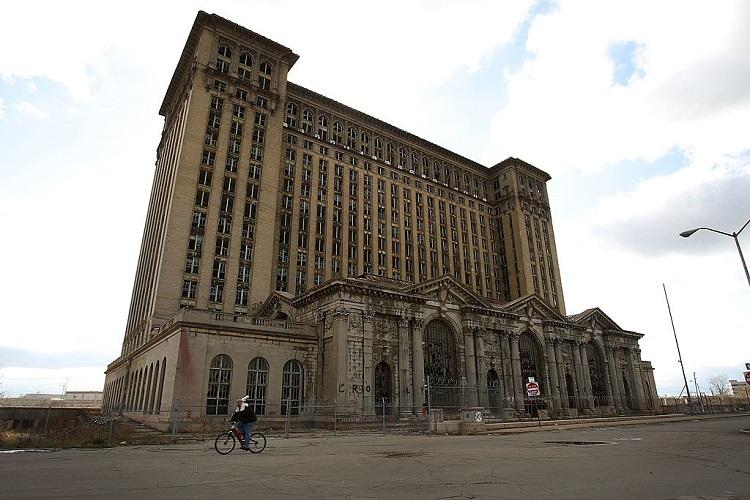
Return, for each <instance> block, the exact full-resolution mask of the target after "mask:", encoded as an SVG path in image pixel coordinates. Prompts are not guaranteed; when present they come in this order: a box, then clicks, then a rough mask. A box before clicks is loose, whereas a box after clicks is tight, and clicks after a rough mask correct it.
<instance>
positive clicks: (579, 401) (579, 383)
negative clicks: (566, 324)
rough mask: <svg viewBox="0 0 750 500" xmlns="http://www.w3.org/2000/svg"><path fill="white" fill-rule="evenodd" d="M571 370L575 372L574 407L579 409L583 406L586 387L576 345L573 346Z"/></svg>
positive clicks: (579, 353) (579, 354) (579, 352)
mask: <svg viewBox="0 0 750 500" xmlns="http://www.w3.org/2000/svg"><path fill="white" fill-rule="evenodd" d="M572 347H573V368H574V369H575V372H576V388H577V389H578V390H577V391H574V393H575V395H576V407H577V408H581V407H582V406H585V405H584V398H585V397H586V386H585V385H584V381H583V367H582V366H581V351H580V350H579V349H578V343H575V344H573V346H572Z"/></svg>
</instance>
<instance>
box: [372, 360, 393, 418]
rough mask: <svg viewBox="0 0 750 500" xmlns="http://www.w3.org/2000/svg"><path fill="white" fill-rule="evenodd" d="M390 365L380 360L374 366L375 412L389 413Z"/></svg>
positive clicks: (379, 413)
mask: <svg viewBox="0 0 750 500" xmlns="http://www.w3.org/2000/svg"><path fill="white" fill-rule="evenodd" d="M390 408H391V367H390V366H388V363H386V362H385V361H381V362H380V363H378V364H377V366H376V367H375V414H376V415H383V414H385V415H390V413H391V411H390Z"/></svg>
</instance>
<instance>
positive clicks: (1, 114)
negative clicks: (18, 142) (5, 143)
mask: <svg viewBox="0 0 750 500" xmlns="http://www.w3.org/2000/svg"><path fill="white" fill-rule="evenodd" d="M5 121H6V118H5V101H3V98H2V97H0V123H4V122H5Z"/></svg>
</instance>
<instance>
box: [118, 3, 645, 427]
mask: <svg viewBox="0 0 750 500" xmlns="http://www.w3.org/2000/svg"><path fill="white" fill-rule="evenodd" d="M298 57H299V56H297V54H295V53H294V52H292V51H291V50H290V49H289V48H287V47H284V46H283V45H280V44H279V43H277V42H274V41H272V40H269V39H268V38H265V37H263V36H261V35H258V34H257V33H254V32H252V31H250V30H248V29H246V28H244V27H242V26H239V25H237V24H235V23H233V22H231V21H228V20H226V19H223V18H221V17H219V16H217V15H209V14H206V13H205V12H200V13H198V16H197V17H196V20H195V23H194V24H193V27H192V29H191V31H190V34H189V36H188V39H187V42H186V44H185V47H184V50H183V52H182V55H181V57H180V59H179V61H178V63H177V68H176V69H175V72H174V75H173V77H172V81H171V83H170V84H169V88H168V89H167V92H166V95H165V97H164V101H163V103H162V105H161V108H160V110H159V113H160V114H161V115H162V116H163V117H164V128H163V131H162V137H161V141H160V143H159V147H158V149H157V161H156V171H155V176H154V182H153V187H152V191H151V200H150V203H149V209H148V214H147V221H146V227H145V229H144V234H143V240H142V246H141V253H140V257H139V262H138V268H137V271H136V276H135V282H134V285H133V294H132V300H131V304H130V313H129V316H128V321H127V325H126V328H125V336H124V339H123V344H122V351H121V354H120V356H118V358H117V359H115V360H114V361H112V363H110V365H109V366H108V367H107V372H106V382H105V387H104V394H105V396H104V405H105V407H106V408H109V409H117V410H119V411H123V412H126V413H128V414H129V415H131V416H132V417H133V418H139V419H141V420H143V421H148V422H150V423H152V424H154V425H161V426H165V425H167V422H168V413H169V411H168V410H169V409H170V408H172V407H173V406H174V405H175V404H176V403H177V401H178V400H179V401H180V405H181V407H182V408H188V406H189V408H190V413H191V415H192V416H193V417H207V418H211V417H216V419H217V420H221V419H223V418H225V416H226V415H227V414H228V413H229V412H231V409H232V404H233V398H234V397H236V396H241V395H245V394H249V395H250V396H251V398H252V401H253V402H254V404H255V406H256V410H257V411H258V413H261V414H267V415H268V414H270V415H274V414H276V415H278V414H280V413H281V414H283V413H285V412H286V411H287V410H288V411H289V412H290V413H292V414H296V413H298V412H300V411H302V410H303V409H304V407H306V406H307V405H310V404H312V403H319V404H331V403H333V401H336V403H337V405H342V406H345V407H346V408H348V409H349V410H348V411H350V412H351V413H352V414H361V415H367V414H372V413H373V412H375V411H377V409H376V407H377V406H378V405H381V406H382V404H383V403H384V402H387V404H388V406H389V407H390V409H389V410H388V411H392V412H398V413H400V414H409V413H411V414H414V413H417V414H418V413H420V411H421V408H422V405H423V404H425V403H426V398H427V394H426V392H425V384H426V383H428V381H429V382H430V383H431V384H432V392H431V394H430V397H431V398H432V399H431V404H432V405H436V406H443V407H445V408H449V409H452V410H456V409H457V408H458V407H459V406H461V405H472V406H476V405H481V406H483V407H485V408H487V409H488V411H490V412H491V413H494V414H496V415H516V414H526V413H527V412H528V411H529V405H530V403H529V401H528V398H527V397H526V392H525V391H526V383H527V382H528V381H529V380H530V379H532V378H533V379H534V380H535V381H536V382H537V383H538V384H539V385H540V390H541V394H542V395H543V396H544V397H546V398H547V399H546V401H547V402H546V403H545V404H546V405H547V406H548V408H549V409H550V410H554V411H556V412H558V413H559V414H561V415H565V414H577V413H586V414H601V415H608V414H614V413H627V412H633V411H647V410H649V408H653V406H654V401H655V400H657V398H658V396H657V395H656V386H655V384H654V378H653V368H652V367H651V365H650V363H649V362H647V361H644V360H642V359H641V351H640V348H639V344H638V343H639V340H640V339H641V338H642V336H643V335H642V334H640V333H636V332H632V331H628V330H625V329H623V328H621V327H620V326H619V325H617V323H615V322H614V321H613V320H612V319H611V318H610V317H609V316H607V314H605V313H604V312H603V311H602V310H601V309H599V308H596V307H594V308H590V309H587V310H585V311H583V312H580V313H578V314H572V315H567V313H566V309H565V301H564V298H563V289H562V281H561V277H560V268H559V265H558V256H557V250H556V244H555V235H554V230H553V224H552V217H551V209H550V205H549V198H548V196H547V182H548V181H549V180H550V176H549V174H547V173H546V172H544V171H543V170H541V169H539V168H537V167H535V166H533V165H531V164H529V163H527V162H525V161H523V160H520V159H517V158H507V159H505V160H502V161H500V162H499V163H497V164H495V165H494V166H491V167H489V168H488V167H486V166H484V165H481V164H479V163H477V162H474V161H472V160H470V159H468V158H465V157H463V156H461V155H458V154H456V153H454V152H452V151H449V150H447V149H445V148H443V147H441V146H439V145H436V144H433V143H431V142H429V141H426V140H424V139H422V138H420V137H417V136H416V135H413V134H411V133H409V132H406V131H404V130H401V129H399V128H397V127H395V126H394V125H391V124H389V123H385V122H383V121H381V120H378V119H377V118H374V117H372V116H369V115H367V114H365V113H363V112H361V111H358V110H356V109H353V108H350V107H348V106H346V105H344V104H341V103H339V102H336V101H334V100H333V99H330V98H328V97H325V96H323V95H321V94H318V93H317V92H314V91H312V90H309V89H306V88H304V87H301V86H300V85H297V84H294V83H292V82H289V81H287V72H288V71H289V70H290V69H291V68H292V67H293V66H294V64H295V62H296V61H297V59H298ZM540 147H545V146H544V145H541V144H540ZM613 264H614V263H613ZM602 286H617V285H616V284H612V283H602Z"/></svg>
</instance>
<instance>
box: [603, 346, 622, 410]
mask: <svg viewBox="0 0 750 500" xmlns="http://www.w3.org/2000/svg"><path fill="white" fill-rule="evenodd" d="M606 351H607V360H608V361H609V378H610V383H611V385H612V399H613V400H614V404H615V408H616V409H617V410H618V411H621V410H622V396H621V393H620V384H619V383H618V382H617V378H618V377H617V365H615V355H614V352H613V349H612V347H610V346H607V347H606Z"/></svg>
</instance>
